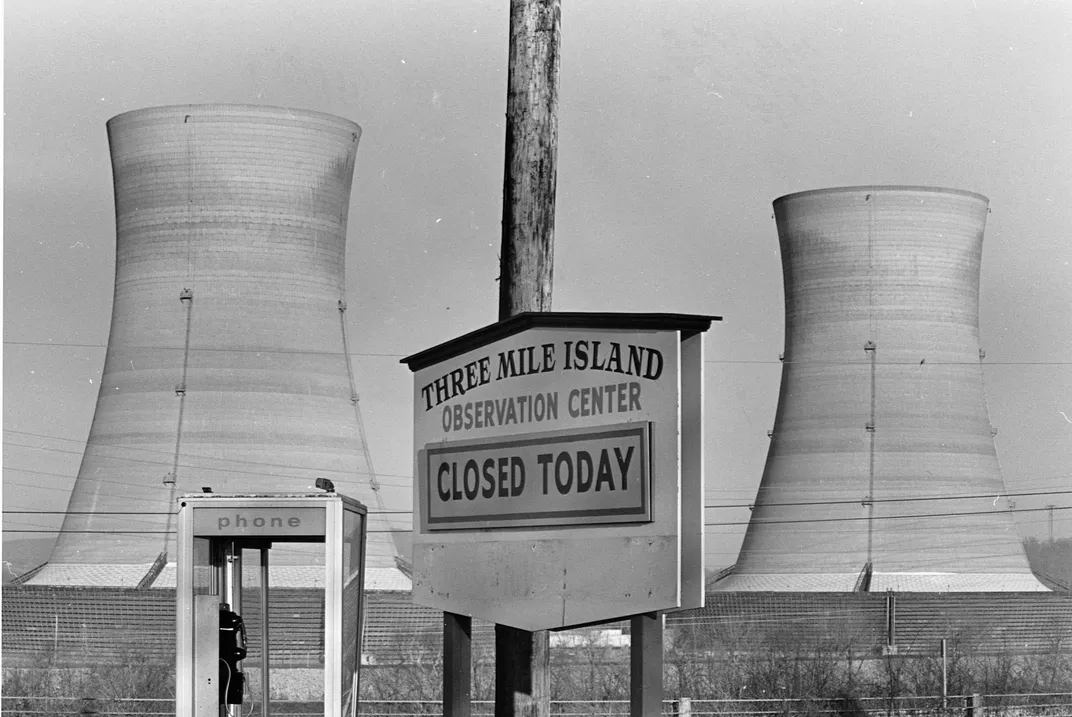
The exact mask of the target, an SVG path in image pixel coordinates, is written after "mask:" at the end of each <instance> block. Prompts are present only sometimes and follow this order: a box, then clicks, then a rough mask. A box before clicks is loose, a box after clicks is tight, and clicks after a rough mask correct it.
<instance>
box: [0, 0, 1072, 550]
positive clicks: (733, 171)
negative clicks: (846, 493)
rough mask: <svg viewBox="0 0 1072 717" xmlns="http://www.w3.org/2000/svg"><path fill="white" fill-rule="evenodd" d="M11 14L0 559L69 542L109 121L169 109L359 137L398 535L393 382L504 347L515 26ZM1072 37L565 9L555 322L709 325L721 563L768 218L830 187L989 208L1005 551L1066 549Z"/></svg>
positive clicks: (216, 15)
mask: <svg viewBox="0 0 1072 717" xmlns="http://www.w3.org/2000/svg"><path fill="white" fill-rule="evenodd" d="M4 13H5V14H4V128H3V136H4V226H3V230H4V237H3V238H4V266H3V269H4V272H3V279H4V283H3V302H4V351H3V428H4V434H3V435H4V443H3V510H4V516H3V529H4V534H3V538H4V545H5V546H14V547H15V550H14V551H9V550H6V551H5V556H4V558H5V559H6V560H10V559H12V555H13V554H15V553H17V552H18V550H20V549H21V548H20V547H19V545H18V544H14V543H11V542H10V541H15V540H26V539H41V538H46V539H47V538H49V534H48V533H30V532H19V531H27V530H48V529H54V528H56V527H57V526H58V525H59V524H60V522H61V519H62V511H63V510H64V508H65V506H66V502H67V497H68V494H69V491H70V488H71V487H72V485H73V483H74V476H75V475H76V474H77V472H78V465H79V461H80V457H81V453H82V449H83V447H84V445H85V440H86V438H87V436H88V433H89V427H90V423H91V421H92V417H93V409H94V405H95V402H96V398H97V391H98V388H99V385H98V384H99V379H100V375H101V370H102V368H103V363H104V353H105V349H104V347H105V345H106V342H107V340H108V326H109V319H110V315H111V298H112V289H113V276H114V258H115V257H114V251H115V222H114V206H113V201H112V199H113V198H112V183H111V168H110V164H109V158H108V144H107V137H106V134H105V122H106V121H107V120H108V118H110V117H112V116H114V115H116V114H119V113H121V112H125V111H128V110H133V109H138V108H142V107H149V106H155V105H166V104H182V103H210V102H227V103H260V104H269V105H282V106H288V107H300V108H304V109H311V110H319V111H323V112H329V113H332V114H336V115H340V116H342V117H345V118H348V119H351V120H354V121H356V122H357V123H358V124H360V125H361V126H362V128H363V134H362V137H361V142H360V146H359V150H358V155H357V166H356V170H355V175H354V187H353V194H352V199H351V204H350V217H349V230H348V250H347V292H348V302H349V306H350V310H349V311H348V312H347V318H348V320H349V321H350V327H349V329H350V336H351V337H352V338H351V350H352V351H354V352H356V355H355V356H354V370H355V374H356V376H355V378H356V381H357V384H358V390H359V392H360V394H361V399H362V400H361V406H362V408H363V409H364V421H365V426H366V430H367V433H368V439H369V444H370V449H371V453H372V457H373V461H374V465H375V467H376V471H377V474H378V475H379V476H380V482H381V484H382V485H384V486H385V499H386V501H387V503H388V506H387V507H388V508H393V509H396V510H405V509H408V508H409V507H410V500H411V498H410V480H411V479H410V476H411V475H412V466H413V441H412V415H413V414H412V390H413V388H412V377H411V374H410V372H409V370H408V369H407V368H406V367H405V366H403V365H401V364H400V363H399V359H401V358H402V357H404V356H407V355H410V354H413V353H416V352H417V351H420V350H422V349H424V348H427V347H430V346H433V345H436V344H438V343H441V342H443V341H446V340H448V339H450V338H453V337H454V336H457V335H460V334H463V333H466V332H468V331H471V330H473V329H476V328H479V327H481V326H484V325H487V324H489V323H492V322H494V321H495V319H496V311H497V292H498V287H497V284H496V283H495V277H496V276H497V274H498V258H497V257H498V252H499V244H500V221H501V216H502V181H503V145H504V127H503V119H504V113H505V106H506V67H507V42H508V37H509V34H508V26H509V15H508V3H507V2H506V1H505V0H502V1H500V2H495V3H493V2H489V1H480V2H476V1H472V2H464V1H462V0H436V2H418V1H416V0H363V1H362V2H357V3H355V2H351V1H349V0H318V1H317V2H298V1H297V0H293V1H284V0H258V1H250V0H245V1H234V2H228V3H220V2H212V1H209V0H187V1H186V2H180V3H164V2H152V3H150V2H144V0H98V1H97V2H92V3H87V2H80V1H78V0H8V2H6V3H5V6H4ZM1070 32H1072V4H1068V3H1066V2H1063V1H1062V0H1049V1H1041V2H1011V1H1010V2H1003V1H996V0H944V1H943V2H934V1H933V0H926V1H921V0H897V1H896V2H892V1H891V2H873V1H872V0H864V1H863V2H861V1H860V0H849V1H845V2H835V1H828V0H823V1H820V0H809V1H805V2H789V1H788V0H779V1H775V0H749V1H748V2H744V1H742V0H729V1H725V2H717V3H715V2H709V1H707V0H696V1H688V2H687V1H681V2H671V1H668V0H667V1H659V2H651V0H646V1H640V0H584V2H574V1H573V0H563V2H562V38H561V48H560V49H561V63H562V64H561V85H560V105H559V147H558V196H557V208H556V229H555V270H554V293H553V308H554V309H555V310H557V311H626V312H632V311H635V312H678V313H697V314H711V315H718V316H722V317H724V321H722V322H721V323H719V324H716V325H715V326H714V327H713V328H712V330H711V331H710V332H709V333H708V334H707V338H706V350H707V364H706V365H705V371H706V380H705V389H706V418H705V421H706V423H705V427H706V430H707V447H706V463H705V468H706V473H707V487H706V496H707V497H706V501H707V505H708V506H710V507H709V509H708V511H707V516H708V521H709V522H711V523H714V525H711V526H710V527H709V528H708V531H709V533H708V541H707V554H708V562H709V565H710V566H713V567H721V566H726V565H729V564H731V563H733V561H734V560H735V559H736V554H737V550H738V548H739V545H740V541H741V539H742V537H743V534H744V528H745V524H746V523H747V520H748V510H747V507H741V506H747V504H748V503H749V502H751V501H752V500H753V499H754V497H755V492H756V489H757V487H758V485H759V480H760V477H761V475H762V471H763V463H764V460H765V458H766V451H767V447H768V438H767V430H769V429H770V428H771V427H772V426H773V423H774V414H775V407H776V402H777V397H778V386H779V379H780V373H781V365H780V363H779V361H778V354H779V353H780V352H781V351H782V346H783V338H784V337H783V331H784V322H783V312H784V304H783V301H784V299H783V293H782V274H781V264H780V258H779V250H778V240H777V232H776V230H775V226H774V221H773V219H772V209H771V202H772V201H773V200H774V199H775V198H776V197H778V196H781V195H784V194H787V193H790V192H796V191H802V190H807V189H817V188H823V187H835V186H846V185H860V184H909V185H932V186H943V187H953V188H958V189H965V190H970V191H974V192H979V193H982V194H984V195H986V196H987V197H989V198H990V207H991V210H992V214H991V215H990V217H989V219H988V224H987V229H986V234H985V240H984V249H983V267H982V281H981V300H980V332H981V338H982V345H983V347H984V348H985V350H986V361H985V364H984V380H985V387H986V392H987V397H988V402H989V410H990V413H991V420H992V422H993V424H994V425H995V426H996V427H997V428H998V434H997V436H996V437H995V441H996V444H997V449H998V454H999V458H1000V460H1001V465H1002V469H1003V472H1004V475H1005V478H1006V482H1007V487H1008V490H1009V492H1010V493H1011V494H1013V499H1014V500H1015V501H1016V507H1017V509H1020V510H1024V509H1029V510H1024V512H1020V513H1017V521H1018V525H1019V527H1020V530H1021V533H1022V535H1024V536H1025V537H1026V536H1035V537H1039V538H1041V539H1045V538H1047V537H1049V530H1050V515H1051V513H1050V512H1049V511H1047V510H1045V508H1046V506H1047V505H1050V504H1052V505H1054V506H1056V508H1057V509H1056V510H1054V511H1053V513H1052V516H1053V530H1054V533H1055V536H1056V537H1070V536H1072V510H1070V509H1068V508H1069V507H1072V496H1070V495H1069V494H1068V492H1067V491H1069V490H1070V489H1072V363H1070V362H1072V310H1070V308H1069V307H1072V265H1070V262H1072V238H1070V235H1069V230H1068V228H1069V227H1070V226H1072V203H1070V202H1069V201H1068V198H1069V197H1070V196H1072V172H1070V171H1069V170H1070V169H1072V166H1070V165H1072V83H1069V82H1068V78H1069V77H1072V38H1070ZM1054 491H1066V492H1065V493H1064V494H1053V492H1054ZM1023 493H1043V494H1044V495H1020V494H1023ZM1045 493H1050V494H1049V495H1046V494H1045ZM723 506H731V507H723ZM732 506H736V507H732ZM1062 508H1063V510H1062ZM1034 509H1041V510H1034ZM26 510H34V511H54V513H49V514H37V515H25V514H19V513H16V512H15V511H26ZM407 520H408V517H407V516H400V517H399V518H398V520H397V521H396V524H397V525H398V526H400V527H405V525H406V523H407ZM46 557H47V556H46ZM42 559H43V558H42Z"/></svg>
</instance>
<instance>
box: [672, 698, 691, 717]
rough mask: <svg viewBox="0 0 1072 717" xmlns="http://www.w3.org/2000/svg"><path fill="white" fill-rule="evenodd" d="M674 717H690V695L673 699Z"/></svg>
mask: <svg viewBox="0 0 1072 717" xmlns="http://www.w3.org/2000/svg"><path fill="white" fill-rule="evenodd" d="M674 717H692V698H691V697H681V698H679V699H677V700H674Z"/></svg>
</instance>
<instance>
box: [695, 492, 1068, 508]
mask: <svg viewBox="0 0 1072 717" xmlns="http://www.w3.org/2000/svg"><path fill="white" fill-rule="evenodd" d="M1069 494H1072V490H1052V491H1037V492H1016V493H1000V494H995V493H977V494H974V495H944V496H913V497H910V498H875V499H873V500H869V501H867V502H868V503H911V502H914V501H922V500H926V501H931V500H971V499H975V498H995V497H997V498H1014V497H1015V498H1020V497H1025V496H1051V495H1069ZM860 503H861V501H860V500H814V501H801V502H795V503H761V502H758V501H757V502H756V503H740V504H731V505H705V506H704V508H705V509H708V510H711V509H721V508H749V509H754V508H775V507H777V508H781V507H789V506H808V505H859V504H860Z"/></svg>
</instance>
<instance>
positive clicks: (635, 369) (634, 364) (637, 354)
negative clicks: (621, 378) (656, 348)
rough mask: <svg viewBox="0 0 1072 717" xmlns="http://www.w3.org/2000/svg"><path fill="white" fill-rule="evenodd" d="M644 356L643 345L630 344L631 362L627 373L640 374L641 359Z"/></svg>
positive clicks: (631, 374)
mask: <svg viewBox="0 0 1072 717" xmlns="http://www.w3.org/2000/svg"><path fill="white" fill-rule="evenodd" d="M643 358H644V348H643V347H641V346H633V344H629V364H628V367H627V368H626V371H625V372H626V373H627V374H629V375H630V376H639V375H640V370H641V369H640V366H641V361H642V360H643Z"/></svg>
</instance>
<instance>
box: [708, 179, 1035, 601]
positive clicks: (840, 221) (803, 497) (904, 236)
mask: <svg viewBox="0 0 1072 717" xmlns="http://www.w3.org/2000/svg"><path fill="white" fill-rule="evenodd" d="M987 204H988V200H987V199H986V197H983V196H980V195H978V194H973V193H971V192H964V191H957V190H953V189H932V188H928V187H881V186H879V187H849V188H841V189H823V190H817V191H810V192H801V193H799V194H790V195H788V196H785V197H781V198H779V199H777V200H775V202H774V212H775V216H776V219H777V226H778V238H779V242H780V244H781V252H782V267H783V272H784V279H785V353H784V355H783V361H784V365H783V368H782V384H781V394H780V396H779V399H778V410H777V415H776V417H775V422H774V430H773V432H772V434H771V444H770V450H769V453H768V455H767V463H766V466H765V468H764V471H763V478H762V481H761V483H760V487H759V493H758V495H757V496H756V500H755V504H754V507H753V511H752V515H751V521H750V523H749V525H748V530H747V533H746V536H745V539H744V543H743V545H742V547H741V552H740V557H739V559H738V562H737V564H736V566H735V568H734V569H733V571H732V573H731V575H730V576H729V577H728V578H726V579H724V580H722V581H721V582H720V583H719V584H718V589H719V590H772V591H830V592H838V591H852V590H870V591H886V590H896V591H926V592H945V591H951V592H956V591H1036V590H1045V589H1046V588H1045V587H1043V586H1042V585H1041V584H1040V583H1039V582H1038V581H1037V580H1036V579H1035V578H1034V576H1033V574H1032V573H1031V570H1030V569H1029V567H1028V563H1027V558H1026V556H1025V554H1024V550H1023V547H1022V546H1021V543H1020V538H1019V535H1018V533H1017V528H1016V525H1015V523H1014V522H1013V519H1012V515H1011V513H1010V512H1009V510H1010V508H1009V504H1008V501H1007V499H1006V498H1005V497H1004V496H1005V493H1006V489H1005V483H1004V480H1003V479H1002V475H1001V468H1000V466H999V464H998V457H997V453H996V451H995V448H994V439H993V431H992V429H991V425H990V419H989V415H988V412H987V406H986V398H985V395H984V391H983V375H982V368H981V365H980V362H981V360H982V356H983V354H982V351H981V349H980V346H979V322H978V306H979V272H980V261H981V257H982V242H983V227H984V225H985V222H986V217H987V213H988V208H987Z"/></svg>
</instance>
